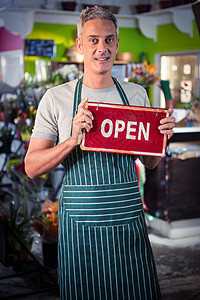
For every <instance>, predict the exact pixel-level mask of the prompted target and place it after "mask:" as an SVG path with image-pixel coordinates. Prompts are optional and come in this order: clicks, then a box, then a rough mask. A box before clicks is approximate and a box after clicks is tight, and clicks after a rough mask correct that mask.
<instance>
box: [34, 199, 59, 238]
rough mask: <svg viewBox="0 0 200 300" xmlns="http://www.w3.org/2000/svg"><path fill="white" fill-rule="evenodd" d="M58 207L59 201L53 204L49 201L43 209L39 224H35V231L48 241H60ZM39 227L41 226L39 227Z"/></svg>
mask: <svg viewBox="0 0 200 300" xmlns="http://www.w3.org/2000/svg"><path fill="white" fill-rule="evenodd" d="M58 205H59V200H57V201H55V202H53V201H51V200H49V199H47V200H46V201H45V203H44V204H43V206H42V207H41V213H40V215H39V218H38V219H39V221H40V224H41V225H39V223H35V222H34V223H33V227H34V229H35V230H36V231H37V232H38V233H39V234H40V235H42V236H43V237H44V238H46V239H50V240H54V241H58ZM38 225H39V226H38Z"/></svg>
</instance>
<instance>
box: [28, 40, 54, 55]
mask: <svg viewBox="0 0 200 300" xmlns="http://www.w3.org/2000/svg"><path fill="white" fill-rule="evenodd" d="M25 55H26V56H41V57H50V58H54V57H55V55H56V45H55V42H54V40H31V39H27V40H25Z"/></svg>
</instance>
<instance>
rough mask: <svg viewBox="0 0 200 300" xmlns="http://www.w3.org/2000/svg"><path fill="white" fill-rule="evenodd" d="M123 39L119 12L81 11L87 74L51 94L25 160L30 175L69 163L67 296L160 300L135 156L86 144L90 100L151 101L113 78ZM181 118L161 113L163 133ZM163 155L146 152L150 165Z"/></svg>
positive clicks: (62, 239)
mask: <svg viewBox="0 0 200 300" xmlns="http://www.w3.org/2000/svg"><path fill="white" fill-rule="evenodd" d="M118 44H119V39H118V27H117V20H116V18H115V16H114V15H113V14H112V13H110V12H109V11H107V10H105V9H103V8H101V7H92V8H86V9H85V10H83V11H82V13H81V16H80V19H79V23H78V38H77V47H78V49H79V52H80V54H82V55H84V76H83V78H82V79H81V80H79V81H78V80H75V81H72V82H69V83H66V84H63V85H60V86H59V87H54V88H52V89H50V90H48V91H47V93H46V95H44V97H43V99H42V100H41V102H40V105H39V108H38V113H37V117H36V124H35V127H34V130H33V134H32V138H31V141H30V145H29V149H28V152H27V155H26V158H25V166H26V172H27V174H28V176H30V177H31V178H34V177H36V176H39V175H41V174H43V173H47V172H50V171H51V170H53V169H54V168H55V167H56V166H58V165H59V164H60V163H62V164H63V166H64V167H65V171H66V174H65V177H64V180H63V185H62V190H61V196H60V199H59V215H58V218H59V246H58V279H59V286H60V297H61V299H78V300H79V299H84V300H85V299H119V300H122V299H135V300H146V299H154V300H155V299H161V296H160V289H159V284H158V279H157V275H156V269H155V264H154V260H153V256H152V250H151V247H150V243H149V240H148V236H147V232H146V225H145V220H144V213H143V209H142V202H141V199H140V194H139V189H138V181H137V176H136V172H135V164H134V157H133V156H131V155H121V154H112V153H99V152H87V151H82V150H81V149H80V147H79V145H80V142H81V140H82V132H83V129H84V130H86V131H87V132H89V131H90V129H91V128H92V122H93V119H94V117H93V115H92V113H91V112H90V111H89V110H88V109H87V108H86V103H87V101H88V99H89V100H90V101H95V102H98V101H101V102H107V103H120V104H121V103H123V104H131V105H142V106H146V105H149V102H148V98H147V94H146V91H145V90H144V89H143V87H141V86H139V85H135V84H133V83H130V82H128V83H127V82H123V81H119V80H116V79H114V78H112V77H111V68H112V65H113V63H114V61H115V56H116V53H117V50H118ZM82 99H83V100H82ZM81 100H82V101H81ZM169 112H170V114H171V113H172V109H170V110H169ZM174 121H175V120H174V118H173V117H168V118H165V119H162V121H161V125H160V126H159V130H160V132H161V133H162V134H167V135H168V136H169V137H171V136H172V135H173V130H172V128H173V127H174ZM159 160H160V159H159V158H157V157H147V156H146V157H143V158H142V161H143V163H144V165H145V166H146V167H148V168H153V167H155V166H156V165H157V164H158V163H159Z"/></svg>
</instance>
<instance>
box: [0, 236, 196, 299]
mask: <svg viewBox="0 0 200 300" xmlns="http://www.w3.org/2000/svg"><path fill="white" fill-rule="evenodd" d="M149 237H150V240H151V243H152V247H153V252H154V256H155V261H156V265H157V271H158V276H159V280H160V286H161V291H162V295H163V300H200V259H199V257H200V237H191V238H184V239H176V240H170V239H167V238H160V237H158V236H155V235H153V234H150V235H149ZM38 242H39V239H37V238H36V240H35V242H34V245H33V253H34V254H35V255H36V257H37V258H38V260H39V261H40V262H41V263H42V251H41V243H40V242H39V243H38ZM12 271H13V270H12V268H11V267H7V268H6V267H4V266H3V265H0V276H1V277H2V276H6V275H10V274H11V272H12ZM47 271H48V272H49V274H50V275H51V276H52V277H53V278H54V279H55V280H57V276H56V270H55V269H50V268H47ZM41 274H42V273H41V272H37V273H32V274H31V276H30V275H28V274H26V275H25V276H23V277H21V278H20V277H15V278H7V279H6V280H2V279H1V280H0V299H13V300H14V299H21V300H22V299H23V300H24V299H25V300H37V299H43V300H51V299H52V300H58V299H59V297H58V293H57V290H56V289H55V288H53V283H52V281H51V279H50V278H48V276H47V275H46V274H45V273H44V272H43V280H44V284H43V286H41V287H43V288H45V287H46V288H48V289H49V290H48V291H45V292H40V293H35V294H29V295H27V296H22V295H21V296H17V295H13V294H17V293H24V292H28V291H31V289H32V288H33V289H35V288H37V289H38V288H39V283H40V279H41V278H40V275H41ZM51 288H52V290H51ZM12 295H13V296H12ZM120 300H121V299H120Z"/></svg>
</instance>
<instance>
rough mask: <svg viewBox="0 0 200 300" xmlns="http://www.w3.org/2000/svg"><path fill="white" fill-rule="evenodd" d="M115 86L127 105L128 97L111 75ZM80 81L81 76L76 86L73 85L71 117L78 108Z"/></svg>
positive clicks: (81, 81) (81, 80) (81, 79)
mask: <svg viewBox="0 0 200 300" xmlns="http://www.w3.org/2000/svg"><path fill="white" fill-rule="evenodd" d="M112 79H113V81H114V83H115V86H116V88H117V91H118V93H119V95H120V97H121V99H122V102H123V104H124V105H129V101H128V98H127V96H126V94H125V92H124V90H123V88H122V86H121V84H120V83H119V82H118V80H117V79H116V78H114V77H112ZM82 83H83V76H82V77H81V78H80V79H79V80H78V82H77V84H76V87H75V92H74V107H73V118H74V117H75V115H76V113H77V110H78V105H79V103H81V91H82Z"/></svg>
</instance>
